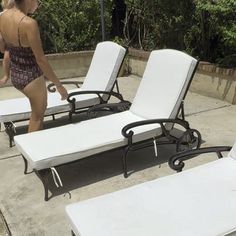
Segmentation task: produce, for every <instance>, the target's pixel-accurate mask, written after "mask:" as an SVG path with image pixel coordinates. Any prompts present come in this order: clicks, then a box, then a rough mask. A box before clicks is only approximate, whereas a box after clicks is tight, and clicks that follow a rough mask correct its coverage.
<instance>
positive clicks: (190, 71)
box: [130, 49, 197, 119]
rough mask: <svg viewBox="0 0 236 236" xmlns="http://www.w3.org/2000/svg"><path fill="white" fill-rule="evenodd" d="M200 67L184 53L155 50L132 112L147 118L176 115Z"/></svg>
mask: <svg viewBox="0 0 236 236" xmlns="http://www.w3.org/2000/svg"><path fill="white" fill-rule="evenodd" d="M196 67H197V60H196V59H194V58H193V57H191V56H189V55H187V54H185V53H183V52H180V51H176V50H172V49H162V50H156V51H153V52H152V53H151V54H150V57H149V60H148V63H147V66H146V69H145V72H144V75H143V78H142V81H141V83H140V86H139V88H138V91H137V93H136V96H135V98H134V101H133V104H132V106H131V108H130V111H131V112H133V113H134V114H136V115H139V116H141V117H143V118H145V119H159V118H176V116H177V115H178V112H179V108H180V105H181V102H182V100H183V99H184V96H185V95H186V93H187V90H188V88H189V85H190V82H191V80H192V77H193V75H194V72H195V70H196Z"/></svg>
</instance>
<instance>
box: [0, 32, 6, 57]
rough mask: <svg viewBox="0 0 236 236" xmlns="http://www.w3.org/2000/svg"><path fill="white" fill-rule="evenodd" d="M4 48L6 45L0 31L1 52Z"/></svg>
mask: <svg viewBox="0 0 236 236" xmlns="http://www.w3.org/2000/svg"><path fill="white" fill-rule="evenodd" d="M5 48H6V45H5V42H4V39H3V37H2V34H1V32H0V51H1V53H4V51H5Z"/></svg>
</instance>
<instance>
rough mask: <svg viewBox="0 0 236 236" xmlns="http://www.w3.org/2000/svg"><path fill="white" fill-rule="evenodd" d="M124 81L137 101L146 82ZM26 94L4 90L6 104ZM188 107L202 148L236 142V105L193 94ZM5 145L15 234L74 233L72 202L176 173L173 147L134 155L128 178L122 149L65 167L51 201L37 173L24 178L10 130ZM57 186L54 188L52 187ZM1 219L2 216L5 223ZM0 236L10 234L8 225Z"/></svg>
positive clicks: (7, 202)
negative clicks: (170, 164)
mask: <svg viewBox="0 0 236 236" xmlns="http://www.w3.org/2000/svg"><path fill="white" fill-rule="evenodd" d="M119 82H120V87H121V91H122V94H123V95H124V98H126V99H128V100H130V101H132V99H133V97H134V94H135V92H136V90H137V87H138V85H139V82H140V78H138V77H135V76H129V77H123V78H119ZM21 96H22V95H21V94H20V93H19V92H17V91H16V90H15V89H14V88H11V87H8V88H0V100H2V99H8V98H13V97H21ZM185 108H186V114H187V116H186V119H187V120H188V121H189V122H190V125H191V127H193V128H195V129H198V130H199V131H200V132H201V134H202V137H203V139H204V143H203V144H202V146H211V145H233V143H234V141H235V140H236V135H235V134H236V125H235V124H236V121H235V117H236V106H235V105H231V104H229V103H227V102H224V101H220V100H216V99H213V98H209V97H205V96H201V95H198V94H195V93H191V92H189V93H188V95H187V98H186V103H185ZM65 122H66V118H65V117H64V116H62V117H59V116H58V119H57V120H56V122H53V121H50V118H47V119H46V128H48V127H51V126H57V125H62V124H64V123H65ZM26 124H27V123H25V122H24V123H21V124H20V126H21V127H23V128H22V129H21V128H20V127H19V130H21V132H25V130H26V127H24V125H26ZM0 144H1V145H0V211H1V212H2V214H3V216H4V219H5V221H6V222H7V226H8V228H9V230H10V232H11V234H12V235H13V236H27V235H31V236H32V235H35V236H43V235H45V236H46V235H48V236H54V235H57V236H62V235H63V236H66V235H70V228H69V225H68V223H67V220H66V218H65V214H64V209H65V206H66V205H67V204H70V203H73V202H77V201H81V200H85V199H89V198H92V197H96V196H99V195H103V194H106V193H109V192H113V191H116V190H120V189H123V188H127V187H129V186H132V185H136V184H138V183H143V182H146V181H148V180H153V179H156V178H159V177H162V176H166V175H170V174H173V173H174V171H172V170H171V169H170V168H169V167H168V164H167V163H166V161H167V160H168V157H169V156H170V155H171V154H172V153H173V150H174V149H173V148H174V147H171V146H163V147H160V148H159V158H155V157H154V150H153V148H152V147H150V148H147V149H144V150H141V151H138V152H133V153H130V155H129V169H131V170H133V173H132V174H131V176H130V177H129V178H128V179H124V178H123V174H122V168H121V158H120V157H121V151H119V150H118V151H113V152H109V153H104V154H99V155H96V156H95V157H92V158H86V159H84V160H81V161H79V162H77V163H76V164H69V165H67V166H64V167H61V168H59V170H58V171H59V173H60V175H61V178H62V180H63V183H64V185H65V186H66V187H65V189H64V190H63V192H61V191H57V192H56V195H57V196H55V197H53V198H52V199H51V200H49V201H48V202H45V201H44V200H43V196H44V191H43V186H42V184H41V182H40V181H39V179H38V177H37V176H36V175H35V174H34V173H32V174H28V175H24V174H23V170H24V164H23V161H22V158H21V156H20V155H19V152H18V151H17V149H16V148H15V147H13V148H9V147H8V138H7V136H6V134H5V133H4V132H1V133H0ZM215 159H216V157H215V156H214V155H204V156H200V157H197V158H194V159H192V160H189V161H188V162H187V165H186V167H185V168H186V169H187V168H191V167H194V166H197V165H201V164H203V163H206V162H209V161H212V160H215ZM160 164H161V167H160ZM51 187H52V188H54V187H53V184H52V183H51ZM53 190H55V189H53ZM1 220H2V218H1V217H0V222H1ZM0 235H1V236H2V235H8V234H7V232H6V230H5V227H4V226H3V224H2V223H0Z"/></svg>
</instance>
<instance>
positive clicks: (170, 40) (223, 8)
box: [124, 0, 236, 67]
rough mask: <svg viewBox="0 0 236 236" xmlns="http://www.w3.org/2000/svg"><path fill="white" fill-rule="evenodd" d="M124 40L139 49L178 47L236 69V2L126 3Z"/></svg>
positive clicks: (129, 0)
mask: <svg viewBox="0 0 236 236" xmlns="http://www.w3.org/2000/svg"><path fill="white" fill-rule="evenodd" d="M125 2H126V4H127V9H126V17H125V27H124V39H125V43H126V44H128V45H132V46H134V47H136V48H141V49H145V50H152V49H154V48H175V49H180V50H184V51H187V52H188V53H190V54H191V55H193V56H195V57H198V58H199V59H201V60H206V61H210V62H214V63H219V64H221V65H223V66H226V67H236V1H235V0H178V1H176V0H152V1H150V0H125Z"/></svg>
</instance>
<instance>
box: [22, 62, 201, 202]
mask: <svg viewBox="0 0 236 236" xmlns="http://www.w3.org/2000/svg"><path fill="white" fill-rule="evenodd" d="M197 66H198V62H197V64H196V66H195V68H194V71H193V73H192V75H191V78H190V80H189V82H188V85H187V88H186V91H185V93H184V96H183V101H182V102H181V104H180V107H179V109H178V112H177V116H176V117H175V119H150V120H145V121H139V122H134V123H131V124H128V125H126V126H125V127H123V129H122V130H121V132H122V135H123V136H124V137H125V138H127V141H128V142H127V145H125V146H123V147H119V148H115V149H111V150H108V151H105V152H111V151H114V150H116V149H123V155H122V164H123V173H124V177H125V178H127V177H128V176H129V174H128V167H127V154H128V152H129V151H136V150H138V149H142V148H145V147H148V146H151V145H153V139H146V140H143V141H140V142H133V136H134V131H132V128H135V127H138V126H142V125H149V124H159V125H160V127H161V134H160V135H158V136H157V137H154V138H155V140H156V144H157V145H163V144H175V145H176V151H177V152H180V151H182V150H181V146H186V147H187V149H192V148H197V149H198V148H199V147H200V145H201V142H202V138H201V134H200V132H199V131H198V130H196V129H191V128H190V125H189V123H188V122H187V121H186V120H185V112H184V99H185V97H186V94H187V92H188V89H189V86H190V84H191V81H192V79H193V76H194V74H195V71H196V69H197ZM86 93H87V94H89V93H94V94H97V95H98V96H99V97H100V96H101V94H109V95H113V93H114V92H112V93H107V92H106V93H105V92H102V91H87V92H84V93H83V92H82V93H81V92H78V93H77V92H75V93H72V94H71V95H70V96H69V98H68V101H69V102H71V103H72V104H73V103H74V102H75V100H74V99H73V98H72V97H73V96H75V95H77V94H86ZM118 98H119V96H118ZM118 104H119V103H118ZM121 104H122V105H124V108H127V107H128V106H129V104H128V103H127V101H122V100H121ZM107 107H108V110H111V111H112V110H115V108H114V107H117V103H116V104H115V105H114V107H113V105H112V104H103V103H101V104H98V105H95V106H93V108H89V110H88V112H89V113H92V114H93V113H94V111H95V112H96V111H100V110H106V108H107ZM121 109H122V106H121ZM74 113H76V109H75V107H74V105H72V110H71V117H72V114H74ZM179 114H180V118H178V115H179ZM175 124H177V125H180V126H181V127H182V128H183V129H184V131H183V133H182V135H181V136H180V137H176V136H174V135H172V134H171V130H173V127H174V125H175ZM160 138H166V140H164V141H159V139H160ZM105 152H103V153H105ZM22 157H23V159H24V163H25V170H24V173H25V174H27V168H28V163H27V160H26V159H25V157H24V156H23V155H22ZM88 157H89V156H88ZM88 157H86V158H88ZM91 157H92V156H91ZM83 159H84V158H83ZM81 160H82V159H80V160H76V161H73V162H78V161H81ZM73 162H69V163H73ZM69 163H65V164H62V165H58V166H55V167H59V166H64V165H67V164H69ZM33 171H34V172H35V173H36V174H37V175H38V177H39V178H40V179H41V181H42V183H43V186H44V191H45V196H44V200H45V201H48V200H49V199H50V198H51V197H52V196H53V193H52V196H51V197H48V190H49V188H48V177H49V174H50V172H51V170H50V168H47V169H42V170H36V169H34V170H33Z"/></svg>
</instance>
